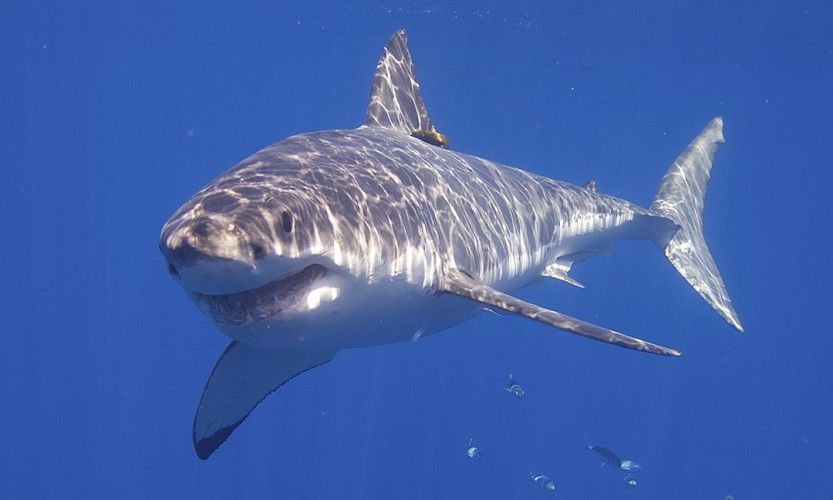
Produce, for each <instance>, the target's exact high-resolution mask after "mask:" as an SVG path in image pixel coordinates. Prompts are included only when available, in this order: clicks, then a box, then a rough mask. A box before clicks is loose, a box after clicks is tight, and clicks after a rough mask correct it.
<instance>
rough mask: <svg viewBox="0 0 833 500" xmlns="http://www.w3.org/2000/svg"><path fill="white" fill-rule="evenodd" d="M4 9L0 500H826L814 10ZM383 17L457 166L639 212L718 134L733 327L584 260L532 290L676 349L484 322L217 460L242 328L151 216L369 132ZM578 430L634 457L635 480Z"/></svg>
mask: <svg viewBox="0 0 833 500" xmlns="http://www.w3.org/2000/svg"><path fill="white" fill-rule="evenodd" d="M3 10H4V15H3V16H2V18H0V61H2V76H0V165H2V166H1V167H0V168H2V172H3V176H2V177H3V181H4V182H3V187H4V195H3V196H2V197H0V209H1V211H0V213H2V216H0V235H1V236H0V238H2V239H0V252H2V253H0V255H1V256H2V258H1V259H0V266H1V267H0V269H2V281H3V286H2V287H0V294H1V295H0V300H2V303H3V304H4V307H2V308H0V322H2V325H3V329H2V332H3V342H2V347H1V348H0V497H2V498H75V497H82V498H84V497H86V498H104V497H119V498H155V497H162V498H166V497H167V498H241V497H242V498H357V499H358V498H362V499H365V498H420V499H421V498H453V499H457V498H473V499H474V498H478V499H479V498H501V499H506V498H518V499H525V498H539V497H541V498H543V497H544V496H545V495H548V494H552V495H558V496H559V497H562V498H691V499H708V498H717V499H723V498H726V496H727V495H732V496H733V497H734V498H736V499H743V498H755V499H763V498H833V479H831V478H833V465H832V464H831V460H830V453H829V450H830V448H831V446H833V425H831V422H833V368H831V362H830V357H831V355H832V354H833V335H831V333H833V332H831V324H833V312H831V311H832V310H833V301H831V299H833V293H831V282H833V273H831V271H830V266H829V265H828V261H829V258H828V257H827V255H828V253H829V251H830V247H831V243H833V215H831V212H830V210H829V208H828V206H829V203H830V199H831V195H833V190H831V185H833V182H832V181H833V176H832V175H831V173H830V172H831V158H833V154H831V153H833V146H831V145H832V144H833V120H831V109H833V92H832V91H831V89H833V30H831V29H830V26H831V23H833V7H831V5H830V4H829V2H813V1H811V2H802V3H794V2H748V3H727V2H714V1H705V2H643V3H640V4H638V5H637V4H632V3H622V4H614V5H610V4H608V3H606V2H562V3H558V4H557V5H555V4H553V5H550V3H544V2H541V3H538V2H518V3H514V2H480V3H478V4H470V3H468V2H424V3H413V4H411V3H380V2H364V1H356V2H351V3H349V4H340V3H334V4H329V3H325V2H282V3H280V4H277V3H276V4H274V5H273V4H272V3H271V2H251V3H246V4H239V3H234V2H228V3H224V2H178V3H175V4H170V3H166V2H126V3H120V4H115V3H114V4H112V5H110V4H105V3H103V2H102V3H86V2H82V3H64V2H15V3H12V4H10V5H5V6H4V9H3ZM398 28H406V29H407V30H408V34H409V41H410V47H411V52H412V54H413V57H414V60H415V64H416V70H417V75H418V76H419V79H420V82H421V85H422V95H423V97H424V98H425V101H426V104H427V106H428V109H429V111H430V113H431V115H432V118H433V120H434V122H435V124H436V125H437V127H438V129H439V130H440V131H442V132H443V133H445V134H447V135H448V136H449V138H450V141H451V144H452V147H453V148H454V149H456V150H458V151H463V152H467V153H471V154H475V155H478V156H481V157H485V158H489V159H492V160H495V161H498V162H501V163H505V164H509V165H514V166H518V167H521V168H525V169H527V170H531V171H534V172H536V173H539V174H543V175H547V176H550V177H554V178H558V179H563V180H566V181H570V182H574V183H582V182H584V181H586V180H588V179H594V180H595V181H596V183H597V186H598V189H599V190H600V191H603V192H606V193H610V194H613V195H616V196H619V197H622V198H625V199H628V200H631V201H633V202H636V203H639V204H642V205H647V204H649V203H650V200H651V199H652V197H653V194H654V192H655V190H656V187H657V185H658V182H659V179H660V178H661V176H662V174H663V173H664V172H665V170H666V168H667V167H668V166H669V165H670V163H671V162H672V161H673V159H674V158H675V157H676V155H677V154H678V153H680V152H681V151H682V150H683V149H684V147H685V146H686V145H687V144H688V142H689V141H690V140H691V139H692V138H693V137H694V136H695V135H696V134H697V133H698V132H699V131H700V130H701V128H702V127H703V126H704V125H705V124H706V123H707V122H708V121H709V120H710V119H711V118H712V117H714V116H717V115H720V116H723V117H724V120H725V123H726V127H725V135H726V143H725V144H724V145H722V146H721V147H720V149H719V151H718V153H717V159H716V163H715V168H714V173H713V177H712V181H711V185H710V191H709V194H708V196H707V201H706V209H705V226H706V228H705V232H706V238H707V241H708V242H709V245H710V248H711V250H712V254H713V255H714V257H715V260H716V261H717V263H718V265H719V267H720V269H721V273H722V275H723V277H724V279H725V281H726V284H727V287H728V289H729V291H730V293H731V296H732V298H733V300H734V304H735V306H736V308H737V310H738V313H739V314H740V317H741V320H742V321H743V323H744V326H745V327H746V333H743V334H739V333H736V332H735V331H734V330H732V329H731V328H730V327H729V326H728V325H726V324H725V323H724V322H723V321H722V320H721V319H720V318H719V317H718V316H717V315H716V314H715V313H714V312H713V311H711V309H710V308H709V307H708V305H706V304H705V303H704V302H703V301H702V300H701V299H700V298H699V297H698V296H697V294H696V293H695V292H694V291H692V290H691V289H690V287H689V286H688V285H687V284H686V283H685V282H684V281H683V280H681V279H680V278H679V276H677V274H676V272H675V271H674V270H673V269H672V268H671V266H669V265H668V264H667V263H666V262H665V260H664V258H663V257H662V255H661V254H660V253H659V252H657V251H656V250H655V249H654V248H652V247H651V245H650V244H647V243H630V244H622V245H619V246H617V247H615V248H614V250H613V254H612V255H611V256H610V257H600V258H596V259H593V260H590V261H587V262H585V263H582V264H581V265H577V266H576V268H575V269H574V271H573V273H572V274H573V275H574V276H575V277H576V278H577V279H578V280H579V281H581V282H582V283H584V284H585V285H586V287H587V288H586V289H584V290H579V289H575V288H572V287H570V286H568V285H565V284H562V283H558V282H554V283H548V284H546V285H545V286H539V287H532V288H529V289H527V290H524V291H523V293H522V295H523V297H525V298H527V299H529V300H531V301H533V302H536V303H540V304H542V305H545V306H548V307H552V308H555V309H557V310H559V311H562V312H564V313H567V314H571V315H574V316H577V317H579V318H582V319H585V320H588V321H592V322H594V323H598V324H602V325H605V326H610V327H613V328H616V329H618V330H620V331H623V332H627V333H629V334H633V335H636V336H639V337H642V338H646V339H648V340H651V341H655V342H658V343H661V344H664V345H669V346H672V347H675V348H679V349H681V350H682V351H684V353H685V354H684V355H683V356H682V357H680V358H675V359H669V358H660V357H656V356H650V355H647V354H642V353H637V352H633V351H627V350H623V349H617V348H615V347H611V346H607V345H603V344H599V343H596V342H590V341H587V340H584V339H580V338H577V337H575V336H572V335H568V334H564V333H561V332H559V331H555V330H553V329H549V328H547V327H544V326H541V325H537V324H534V323H532V322H530V321H526V320H523V319H518V318H513V317H505V316H496V315H492V314H488V313H486V314H483V315H481V316H479V317H477V318H475V319H474V320H471V321H469V322H468V323H465V324H463V325H461V326H458V327H456V328H453V329H451V330H449V331H447V332H444V333H442V334H438V335H435V336H432V337H428V338H425V339H422V340H420V341H418V342H414V343H404V344H395V345H390V346H385V347H379V348H372V349H361V350H352V351H345V352H342V353H340V354H339V355H338V356H337V357H336V358H335V360H334V361H333V362H331V363H329V364H327V365H325V366H323V367H321V368H318V369H315V370H312V371H310V372H308V373H305V374H303V375H302V376H299V377H297V378H296V379H294V380H292V381H291V382H290V383H288V384H287V385H286V386H284V387H283V388H281V389H280V390H279V391H278V392H277V393H275V394H273V395H272V396H271V397H269V398H268V399H267V400H266V401H265V402H264V403H263V404H261V405H260V406H259V407H258V408H257V409H256V410H255V412H254V413H253V414H252V415H251V416H250V418H249V419H248V420H247V421H246V422H245V423H244V424H243V425H242V426H241V427H240V428H239V429H238V430H237V431H236V432H235V434H234V435H233V436H232V437H231V439H229V441H228V442H227V443H225V444H224V445H223V446H222V447H221V448H220V449H219V450H218V452H217V453H216V454H215V455H214V456H212V457H211V458H210V460H208V461H201V460H199V459H197V457H196V455H195V453H194V451H193V448H192V444H191V423H192V418H193V414H194V410H195V406H196V403H197V401H198V398H199V395H200V393H201V391H202V388H203V385H204V382H205V379H206V377H207V375H208V373H209V372H210V370H211V368H212V366H213V365H214V362H215V360H216V358H217V356H218V355H219V353H220V352H222V350H223V348H224V347H225V345H226V344H227V342H228V341H227V339H226V338H224V337H223V336H222V335H221V334H219V333H218V332H217V331H216V330H215V329H214V328H213V327H212V325H211V324H210V323H209V322H208V320H207V319H205V318H204V317H203V316H202V315H201V314H200V313H199V311H198V310H197V309H196V308H195V307H193V305H192V304H190V303H189V302H188V300H187V299H186V298H185V296H184V294H183V293H182V291H181V290H180V288H179V287H178V286H177V285H176V283H174V282H173V281H172V280H171V279H170V277H169V276H168V274H167V272H166V270H165V264H164V261H163V259H162V257H161V255H160V254H159V250H158V247H157V238H158V233H159V229H160V227H161V225H162V223H163V222H164V221H165V220H166V219H167V218H168V216H169V215H170V214H171V213H172V212H173V210H175V209H176V208H177V207H178V206H179V205H180V204H181V203H182V202H183V201H184V200H185V199H187V197H189V196H190V195H191V194H192V193H193V192H194V191H196V189H197V188H199V187H200V186H201V185H202V184H204V183H205V182H207V181H208V180H209V179H211V178H213V177H214V176H216V175H217V174H219V173H220V172H222V171H223V170H225V169H227V168H229V167H230V166H232V165H233V164H235V163H236V162H237V161H239V160H240V159H242V158H243V157H245V156H247V155H248V154H250V153H252V152H254V151H256V150H257V149H259V148H261V147H263V146H266V145H268V144H270V143H272V142H275V141H277V140H280V139H282V138H284V137H286V136H289V135H291V134H294V133H299V132H304V131H309V130H318V129H330V128H349V127H354V126H357V125H359V124H360V123H361V121H362V120H363V117H364V111H365V106H366V101H367V97H368V92H369V88H370V79H371V76H372V73H373V70H374V68H375V64H376V60H377V58H378V56H379V54H380V52H381V48H382V45H383V44H384V42H385V41H386V40H387V38H388V37H389V36H390V34H391V33H393V32H394V31H395V30H396V29H398ZM510 372H511V373H512V374H514V376H515V378H517V379H518V381H519V382H521V383H522V385H523V386H524V388H525V389H526V395H525V397H524V398H522V399H516V398H514V397H512V396H511V395H509V394H507V393H506V392H504V391H503V390H502V386H503V384H504V382H505V380H506V377H507V375H508V374H509V373H510ZM469 438H472V439H474V441H475V443H476V444H477V446H478V447H480V448H481V449H482V452H483V460H481V461H473V460H471V459H469V457H468V456H467V455H466V444H467V442H468V439H469ZM586 441H590V442H592V443H595V444H599V445H603V446H607V447H609V448H611V449H613V450H615V451H617V452H619V453H620V454H622V455H623V456H626V457H628V458H632V459H634V460H636V461H638V462H640V463H641V464H642V465H643V467H644V469H643V470H642V471H640V472H639V473H638V474H637V475H636V476H635V477H636V478H637V480H638V485H637V487H636V488H635V489H632V490H628V489H626V488H625V486H624V484H623V481H622V479H623V477H624V474H623V473H621V472H620V471H616V470H613V469H612V468H610V467H599V463H600V462H599V460H598V457H597V456H595V455H594V454H593V453H590V452H588V451H586V450H585V443H586ZM530 473H536V474H545V475H547V476H550V477H552V478H553V480H554V482H555V484H556V487H557V488H556V491H555V493H547V492H544V491H541V490H540V489H538V488H537V487H536V485H535V484H534V483H533V482H532V481H531V480H530V478H529V474H530Z"/></svg>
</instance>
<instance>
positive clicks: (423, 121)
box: [365, 30, 435, 135]
mask: <svg viewBox="0 0 833 500" xmlns="http://www.w3.org/2000/svg"><path fill="white" fill-rule="evenodd" d="M365 125H375V126H378V127H385V128H390V129H395V130H399V131H401V132H404V133H406V134H409V135H410V134H413V133H414V132H421V133H422V134H423V135H424V134H425V133H429V132H435V130H434V126H433V125H431V118H429V117H428V111H427V110H426V109H425V103H424V102H423V101H422V97H420V96H419V83H418V82H417V80H416V75H415V74H414V64H413V62H412V61H411V53H410V52H409V51H408V38H407V37H406V36H405V30H399V31H397V32H396V33H394V34H393V36H391V37H390V39H389V40H388V43H387V44H385V49H384V50H383V51H382V57H381V58H380V59H379V64H378V65H376V74H375V75H373V88H372V89H371V91H370V103H369V104H368V106H367V119H366V120H365Z"/></svg>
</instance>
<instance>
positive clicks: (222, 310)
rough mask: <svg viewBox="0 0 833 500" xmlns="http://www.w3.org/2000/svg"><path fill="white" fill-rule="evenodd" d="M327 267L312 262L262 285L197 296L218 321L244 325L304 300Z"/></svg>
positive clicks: (203, 306) (263, 319)
mask: <svg viewBox="0 0 833 500" xmlns="http://www.w3.org/2000/svg"><path fill="white" fill-rule="evenodd" d="M326 274H327V268H326V267H324V266H322V265H320V264H312V265H310V266H307V267H305V268H304V269H302V270H301V271H300V272H298V273H296V274H293V275H290V276H287V277H286V278H283V279H280V280H277V281H273V282H271V283H267V284H266V285H263V286H262V287H260V288H255V289H253V290H247V291H245V292H238V293H230V294H227V295H204V294H196V295H197V303H198V304H199V306H200V308H201V309H202V310H203V311H204V312H205V313H206V314H208V315H209V316H210V317H211V318H213V319H214V321H215V322H217V323H218V324H223V325H230V326H245V325H248V324H251V323H257V322H260V321H265V320H268V319H270V318H272V317H274V316H277V315H278V314H280V313H281V312H283V311H285V310H287V309H291V308H294V307H295V306H296V305H297V304H299V303H300V302H302V301H303V300H305V297H306V295H307V294H308V292H309V291H310V290H311V289H312V285H313V284H314V283H315V282H316V281H318V280H319V279H321V278H322V277H323V276H324V275H326Z"/></svg>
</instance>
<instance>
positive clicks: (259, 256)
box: [252, 243, 266, 259]
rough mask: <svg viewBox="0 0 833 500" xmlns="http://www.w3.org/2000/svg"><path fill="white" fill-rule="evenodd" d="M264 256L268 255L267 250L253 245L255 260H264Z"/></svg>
mask: <svg viewBox="0 0 833 500" xmlns="http://www.w3.org/2000/svg"><path fill="white" fill-rule="evenodd" d="M264 255H266V250H264V249H263V247H262V246H260V245H258V244H256V243H255V244H252V256H254V258H255V259H262V258H263V256H264Z"/></svg>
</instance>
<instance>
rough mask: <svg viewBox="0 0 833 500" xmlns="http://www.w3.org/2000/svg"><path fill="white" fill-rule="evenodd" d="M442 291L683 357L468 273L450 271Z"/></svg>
mask: <svg viewBox="0 0 833 500" xmlns="http://www.w3.org/2000/svg"><path fill="white" fill-rule="evenodd" d="M440 291H441V292H444V293H451V294H454V295H458V296H460V297H465V298H467V299H470V300H473V301H475V302H479V303H481V304H486V305H489V306H491V307H496V308H499V309H503V310H504V311H508V312H511V313H515V314H519V315H521V316H526V317H527V318H530V319H534V320H536V321H540V322H541V323H545V324H547V325H550V326H554V327H556V328H560V329H562V330H566V331H568V332H571V333H575V334H578V335H582V336H584V337H589V338H591V339H594V340H599V341H602V342H607V343H609V344H615V345H618V346H621V347H627V348H628V349H635V350H637V351H645V352H650V353H653V354H662V355H663V356H679V355H680V354H681V353H680V352H679V351H676V350H674V349H669V348H668V347H663V346H660V345H656V344H652V343H650V342H646V341H644V340H640V339H637V338H633V337H629V336H627V335H624V334H621V333H619V332H615V331H613V330H608V329H607V328H602V327H601V326H596V325H594V324H591V323H587V322H585V321H582V320H580V319H576V318H572V317H570V316H567V315H565V314H561V313H559V312H555V311H551V310H549V309H545V308H543V307H541V306H536V305H535V304H531V303H529V302H526V301H523V300H521V299H518V298H516V297H513V296H511V295H507V294H505V293H503V292H499V291H497V290H495V289H494V288H492V287H490V286H488V285H486V284H484V283H480V282H479V281H477V280H475V279H473V278H471V277H469V276H468V275H466V274H465V273H463V272H461V271H459V270H457V269H450V270H447V271H446V275H445V277H444V280H443V283H442V284H441V286H440Z"/></svg>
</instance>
